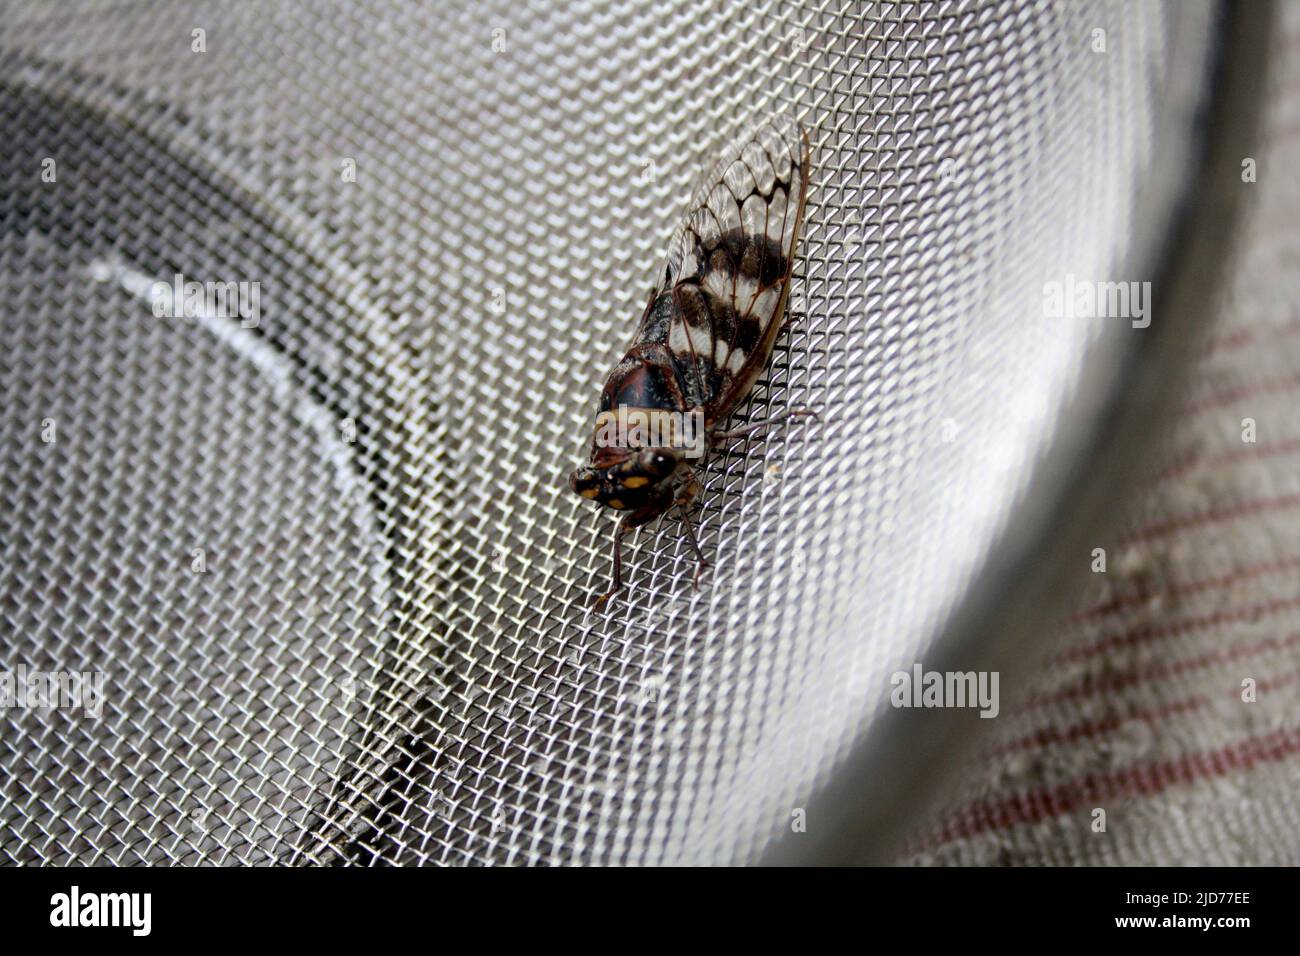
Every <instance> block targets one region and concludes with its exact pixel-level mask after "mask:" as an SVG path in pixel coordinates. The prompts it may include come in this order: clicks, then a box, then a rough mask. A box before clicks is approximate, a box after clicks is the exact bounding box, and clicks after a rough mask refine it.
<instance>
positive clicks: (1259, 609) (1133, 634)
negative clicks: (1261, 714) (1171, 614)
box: [1047, 596, 1300, 664]
mask: <svg viewBox="0 0 1300 956" xmlns="http://www.w3.org/2000/svg"><path fill="white" fill-rule="evenodd" d="M1295 608H1300V596H1293V597H1288V598H1275V599H1273V600H1271V601H1265V602H1264V603H1262V604H1248V605H1245V606H1244V607H1237V608H1232V609H1231V610H1228V611H1215V612H1214V613H1213V614H1205V615H1202V616H1200V617H1189V618H1186V619H1185V620H1182V621H1174V622H1172V623H1170V624H1160V625H1153V626H1150V627H1139V628H1135V629H1133V630H1130V631H1123V632H1122V633H1119V634H1112V635H1110V636H1109V637H1103V638H1101V639H1100V640H1096V641H1091V642H1090V643H1088V644H1084V645H1081V646H1079V647H1071V648H1069V649H1068V650H1065V651H1062V652H1061V653H1059V654H1055V655H1053V656H1051V657H1049V658H1048V659H1047V661H1048V663H1052V664H1064V663H1068V662H1072V661H1079V660H1084V659H1086V658H1089V657H1095V656H1096V655H1098V654H1103V653H1105V652H1107V651H1113V650H1115V649H1116V648H1120V647H1135V646H1137V645H1138V644H1145V643H1146V642H1147V641H1156V640H1161V639H1163V638H1166V637H1183V636H1185V635H1187V634H1191V633H1194V632H1196V631H1200V630H1204V629H1205V628H1207V627H1215V626H1216V625H1219V624H1229V623H1236V622H1240V621H1257V620H1259V619H1260V618H1263V617H1267V616H1269V615H1271V614H1277V613H1278V612H1280V611H1289V610H1294V609H1295Z"/></svg>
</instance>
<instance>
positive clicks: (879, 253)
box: [0, 0, 1208, 864]
mask: <svg viewBox="0 0 1300 956" xmlns="http://www.w3.org/2000/svg"><path fill="white" fill-rule="evenodd" d="M1198 15H1199V14H1198ZM1174 16H1175V14H1174V13H1173V12H1172V11H1171V10H1170V9H1168V8H1166V7H1165V6H1163V5H1158V4H1154V3H1151V4H1123V3H1116V4H1070V5H1068V6H1067V5H1061V6H1059V7H1057V6H1026V5H1024V4H1022V3H1020V2H1016V0H1007V2H995V3H987V4H966V3H917V4H854V3H831V2H814V3H779V2H772V0H759V2H750V3H734V4H731V3H722V4H716V5H715V4H700V3H692V2H676V0H657V2H654V3H647V2H643V0H623V2H613V3H602V4H593V5H590V6H587V5H584V4H555V5H537V6H527V7H525V6H524V5H521V4H518V3H516V2H513V0H511V2H498V3H486V4H485V3H449V2H443V3H429V4H421V3H396V2H383V3H367V4H364V5H360V6H353V5H349V4H329V5H326V4H311V5H305V4H294V3H287V2H286V3H280V2H265V0H264V2H258V3H234V2H231V3H202V4H194V5H184V4H150V3H129V2H128V3H122V2H117V3H110V2H103V3H83V4H75V5H74V4H65V3H60V4H49V5H47V6H32V5H29V4H15V5H13V6H12V7H8V8H6V9H5V10H4V12H3V15H2V16H0V20H2V21H3V22H4V23H5V24H6V27H5V29H4V33H3V39H2V42H0V124H3V128H2V129H0V139H2V140H3V142H4V144H5V147H4V150H3V164H4V165H3V169H2V171H0V172H2V175H3V190H2V191H0V289H2V293H0V295H2V296H3V310H2V311H0V329H3V349H2V350H0V387H2V388H3V393H4V408H3V419H2V420H0V421H2V426H3V430H4V435H5V441H4V443H3V450H2V451H0V455H3V468H2V470H0V622H2V623H0V628H2V633H0V642H2V643H0V650H2V651H3V661H4V666H7V667H9V668H11V669H12V668H13V667H15V666H17V665H18V664H23V665H26V666H27V667H29V668H33V669H39V668H43V669H46V670H59V669H64V670H91V671H95V670H97V671H102V672H103V673H104V674H105V690H106V695H107V698H106V702H105V705H104V710H103V715H102V717H101V718H100V719H99V720H89V719H86V718H85V717H83V716H82V715H80V714H77V713H71V712H66V711H53V712H42V711H31V710H20V709H11V710H9V711H6V712H4V714H3V716H0V719H2V720H3V721H4V731H3V735H2V737H0V740H2V742H0V777H2V778H3V783H2V784H0V786H2V787H3V790H2V791H0V793H2V795H3V804H2V806H0V817H2V818H0V858H2V859H4V860H6V861H10V862H23V863H37V862H56V863H66V862H73V861H75V862H84V863H122V864H129V863H137V862H145V861H148V862H179V863H206V862H214V863H227V862H246V863H248V862H271V861H278V862H299V863H301V862H313V861H314V862H340V861H341V862H351V863H361V864H373V863H411V862H430V863H452V864H454V863H467V862H475V863H481V862H510V863H566V862H588V863H658V862H674V861H678V862H680V861H731V862H746V861H751V860H755V859H757V858H759V857H760V856H761V855H762V854H763V853H764V852H765V851H767V850H768V849H769V848H770V847H771V846H772V845H773V844H774V842H775V841H777V840H778V839H780V837H781V835H782V834H783V833H786V832H788V831H789V829H790V820H791V816H792V813H794V812H795V811H796V810H797V809H798V808H800V807H803V806H805V805H806V804H807V802H808V800H809V797H810V795H811V794H812V793H813V792H815V791H816V790H817V789H818V788H819V787H821V786H822V785H823V784H824V783H825V782H826V781H827V780H828V779H829V778H830V777H832V776H833V775H834V773H835V772H836V770H837V768H838V767H839V765H840V763H841V761H842V760H843V759H844V757H845V755H846V754H847V752H848V748H849V747H850V745H852V744H853V743H855V742H857V741H860V740H862V739H863V738H864V737H866V738H869V737H870V735H871V733H872V729H873V727H874V726H875V723H876V721H877V719H878V715H879V712H880V706H881V704H882V702H883V700H884V698H885V696H886V694H885V692H884V690H883V689H885V688H887V687H888V674H889V673H890V672H892V671H893V670H896V669H898V668H899V667H907V666H910V664H911V663H912V662H913V661H916V660H920V659H921V656H922V655H923V653H924V652H925V650H926V649H927V648H928V647H930V646H931V644H932V642H933V641H934V640H935V639H936V638H937V636H938V635H940V634H941V633H943V625H944V623H945V621H946V620H947V618H948V616H949V614H950V613H951V611H952V609H953V608H954V607H955V606H956V604H957V603H958V602H960V601H961V600H962V598H963V596H964V595H965V594H966V592H967V591H968V589H969V587H970V584H971V581H972V580H973V579H974V577H975V575H976V574H977V573H978V571H979V570H980V568H981V567H982V566H983V564H984V563H985V561H986V560H987V558H988V554H989V550H990V548H991V547H992V546H993V544H994V542H995V541H996V540H997V539H998V536H999V534H1000V532H1001V531H1002V530H1003V529H1004V528H1005V526H1006V524H1007V522H1008V521H1009V520H1011V516H1012V514H1013V513H1014V510H1015V506H1016V503H1017V501H1018V500H1019V498H1020V496H1021V495H1022V493H1023V492H1024V489H1025V488H1026V486H1027V483H1028V482H1029V480H1030V478H1031V477H1032V474H1033V471H1034V463H1035V461H1036V460H1038V458H1039V456H1040V455H1041V453H1042V452H1043V450H1044V449H1045V448H1046V447H1047V446H1048V444H1049V443H1050V441H1051V440H1052V438H1053V436H1054V435H1055V434H1056V433H1057V431H1058V429H1059V428H1060V427H1061V422H1060V420H1059V410H1060V409H1061V407H1062V405H1063V402H1065V400H1066V399H1067V398H1069V397H1070V396H1071V395H1072V394H1074V392H1075V391H1076V389H1077V388H1078V387H1080V386H1079V383H1080V381H1081V380H1084V379H1085V378H1086V377H1087V375H1088V372H1089V369H1091V368H1094V367H1097V366H1099V365H1100V366H1105V365H1107V364H1108V363H1114V362H1116V361H1117V360H1118V358H1119V357H1120V356H1122V355H1124V354H1126V353H1127V350H1129V349H1131V348H1133V347H1134V346H1133V341H1134V338H1135V337H1134V335H1133V334H1116V333H1115V331H1114V329H1113V327H1108V326H1106V325H1105V322H1106V321H1110V320H1103V321H1101V322H1089V321H1082V320H1080V321H1074V322H1063V321H1062V320H1060V319H1051V318H1046V317H1044V315H1043V314H1042V308H1041V288H1042V282H1043V277H1044V276H1058V275H1061V274H1064V273H1073V274H1075V275H1078V276H1093V277H1097V278H1111V277H1119V278H1126V279H1127V278H1141V277H1139V276H1128V275H1123V274H1122V273H1123V270H1124V264H1125V263H1126V262H1127V261H1128V257H1129V256H1130V255H1131V254H1132V252H1133V249H1132V242H1133V240H1132V237H1131V233H1132V228H1131V227H1132V220H1133V217H1134V211H1135V208H1136V203H1137V199H1138V195H1139V192H1140V186H1141V185H1142V183H1143V182H1144V181H1145V178H1146V177H1148V176H1150V175H1152V174H1153V171H1152V170H1151V168H1150V167H1151V161H1152V156H1153V150H1154V139H1155V136H1156V131H1157V127H1158V125H1159V118H1160V116H1161V111H1162V109H1163V108H1164V107H1165V106H1166V103H1165V99H1164V97H1165V81H1166V77H1167V75H1168V73H1169V69H1170V60H1171V57H1172V55H1173V54H1172V52H1171V36H1172V35H1173V32H1172V26H1171V23H1172V19H1173V18H1174ZM1202 19H1203V18H1202ZM1099 29H1100V30H1104V31H1105V39H1106V51H1105V52H1104V53H1103V52H1097V51H1096V50H1095V49H1094V45H1095V39H1096V34H1095V33H1094V31H1096V30H1099ZM195 30H202V31H203V33H202V34H201V35H196V34H195V33H194V32H193V31H195ZM1207 36H1208V32H1207V31H1204V30H1202V31H1201V32H1200V34H1199V37H1200V46H1199V47H1198V48H1195V49H1190V50H1184V51H1182V54H1181V55H1185V56H1189V57H1191V58H1192V59H1193V60H1195V59H1196V58H1198V57H1203V56H1204V55H1205V48H1206V46H1207V44H1208V41H1207ZM200 37H201V40H202V44H201V45H202V46H203V47H204V49H203V50H202V51H197V50H196V49H195V47H196V45H198V44H199V40H200ZM776 112H787V113H792V114H794V115H796V116H798V117H799V118H800V119H801V120H802V121H803V123H804V124H805V126H807V127H809V128H810V129H811V131H812V139H813V144H814V155H813V175H812V191H811V195H810V199H809V207H808V213H807V226H806V234H805V239H804V241H803V243H802V255H801V256H800V259H799V262H798V265H797V266H796V274H797V276H798V279H797V281H796V283H795V288H794V291H793V296H792V303H791V310H792V313H793V315H794V320H793V321H792V323H791V328H790V331H789V332H788V333H787V334H785V335H783V337H782V339H781V341H780V342H779V344H778V349H777V355H776V358H775V361H774V364H773V368H772V370H771V373H770V376H769V377H767V378H766V379H765V380H764V382H763V383H762V384H760V386H759V388H758V389H757V391H756V393H755V395H754V397H753V399H752V401H751V402H750V404H749V407H747V408H745V409H743V410H742V412H741V415H740V417H741V418H744V417H746V416H751V415H752V416H754V417H761V415H762V413H763V409H764V408H766V407H768V406H772V407H778V408H779V407H784V406H787V405H807V406H813V407H816V408H819V409H821V410H822V417H821V420H820V422H819V423H818V424H816V425H815V426H812V427H801V428H795V429H790V430H788V431H780V432H774V433H772V434H769V435H766V436H755V437H753V438H750V439H746V440H743V441H738V442H736V443H734V444H733V446H732V447H729V448H727V449H726V450H725V451H724V452H723V453H721V454H719V455H718V456H716V457H715V458H714V459H713V460H712V461H711V463H710V464H709V466H708V468H707V471H706V473H707V475H708V479H707V482H706V485H705V493H704V495H703V496H702V508H701V510H700V525H699V527H700V535H701V542H702V544H703V546H704V548H705V550H706V552H707V553H708V554H709V555H710V556H711V558H712V559H713V561H712V563H713V568H712V570H711V571H710V572H709V574H708V576H707V577H706V579H705V581H704V585H703V587H702V588H701V589H700V590H699V591H694V590H692V588H691V578H692V575H693V572H694V562H693V559H692V556H691V553H690V551H689V548H688V547H687V545H686V543H685V542H684V541H682V540H679V538H678V527H677V526H676V524H675V523H674V522H672V521H669V520H665V521H664V522H663V524H662V526H659V527H655V526H652V527H650V528H649V529H646V530H643V531H642V532H640V533H639V534H638V536H637V537H636V538H634V539H631V540H630V542H629V546H628V548H627V552H626V554H627V558H628V562H629V563H628V568H627V571H628V575H629V578H630V582H631V583H630V588H629V589H628V590H627V591H626V592H625V595H624V597H623V599H622V600H621V601H617V602H613V603H611V604H610V605H609V606H605V607H599V608H597V607H593V606H592V603H591V599H592V597H593V596H594V595H595V594H597V593H599V592H600V591H601V590H603V588H604V586H605V582H606V576H607V573H608V534H609V531H610V528H609V524H608V522H607V520H606V519H604V518H601V517H597V516H595V515H594V514H593V512H592V511H591V510H590V509H589V508H588V507H585V506H583V503H581V502H579V501H578V499H576V498H574V497H573V496H572V495H570V494H569V493H568V492H567V491H566V490H565V489H564V487H563V484H562V478H563V476H564V474H565V473H566V472H567V471H568V470H569V469H570V468H571V467H572V466H573V465H574V464H575V463H576V462H577V461H578V460H579V459H580V457H581V455H582V453H583V449H584V448H585V446H586V444H587V442H588V441H589V439H590V433H589V428H590V422H591V418H592V415H593V413H594V406H595V400H596V395H597V390H598V387H599V383H600V381H601V378H602V376H603V373H604V372H605V371H606V369H607V368H608V366H609V364H610V363H611V362H612V361H613V360H614V359H615V358H616V357H617V356H618V355H619V354H620V352H621V348H622V347H623V346H625V345H626V344H627V340H628V338H629V336H630V334H631V331H632V327H633V324H634V322H635V320H636V317H637V316H638V315H639V314H640V308H641V306H642V305H643V304H644V297H645V294H646V291H647V288H648V286H649V284H650V281H651V276H652V274H653V273H654V271H655V269H656V267H657V265H658V263H659V261H660V258H661V256H662V255H663V253H664V250H665V247H666V243H667V240H668V237H669V235H670V233H671V231H672V227H673V226H674V224H675V222H676V220H677V218H678V217H679V216H680V215H681V214H682V212H683V211H684V203H685V201H686V199H687V197H688V196H689V194H690V192H691V188H692V186H693V185H694V181H695V179H696V177H697V176H698V175H699V174H700V173H701V172H702V171H703V170H704V169H705V168H706V167H707V166H708V165H709V164H710V162H711V161H712V159H713V158H714V156H715V155H716V153H717V152H718V151H719V150H720V149H721V148H722V147H723V146H725V145H726V144H727V143H728V141H729V140H730V139H731V137H733V136H734V135H735V134H736V133H737V132H739V131H740V130H742V129H744V128H745V127H746V126H748V125H749V124H751V123H752V122H754V121H755V120H757V119H760V118H762V117H763V116H765V115H768V114H771V113H776ZM46 159H53V160H54V169H55V170H56V178H55V180H54V181H53V182H46V181H43V179H42V175H41V174H42V171H43V169H45V168H46V166H44V165H43V161H44V160H46ZM353 173H354V175H353ZM175 273H181V274H183V275H184V276H185V277H186V279H194V280H198V281H217V282H228V281H235V282H240V281H246V282H253V281H256V282H258V283H260V297H261V298H260V321H259V323H258V325H257V327H256V328H244V327H243V326H242V325H241V323H240V322H238V321H237V320H231V319H228V318H226V319H223V318H221V317H219V316H215V317H214V316H211V315H204V314H200V315H195V316H188V317H186V316H181V317H178V318H166V317H164V318H159V317H156V316H155V315H154V314H153V312H152V311H151V308H150V298H149V291H148V290H150V288H151V286H152V284H153V283H154V282H155V281H157V280H164V281H169V280H170V279H171V278H172V276H173V275H174V274H175ZM50 422H53V423H54V435H55V436H56V437H55V440H54V441H49V440H48V438H49V423H50Z"/></svg>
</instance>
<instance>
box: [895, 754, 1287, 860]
mask: <svg viewBox="0 0 1300 956" xmlns="http://www.w3.org/2000/svg"><path fill="white" fill-rule="evenodd" d="M1297 754H1300V728H1288V729H1285V730H1278V731H1274V732H1273V733H1270V734H1263V735H1260V736H1257V737H1247V738H1246V739H1244V740H1241V741H1238V742H1237V743H1234V744H1230V745H1228V746H1226V747H1221V748H1219V749H1218V750H1208V751H1200V752H1195V753H1189V754H1184V755H1183V756H1181V757H1176V758H1174V759H1172V760H1165V761H1161V762H1159V763H1154V764H1138V765H1133V766H1129V767H1122V768H1120V769H1119V770H1114V771H1111V772H1108V773H1090V774H1085V775H1083V776H1081V777H1076V778H1075V779H1073V780H1069V781H1066V782H1065V783H1061V784H1057V785H1055V786H1050V787H1040V788H1038V789H1035V790H1030V791H1029V792H1027V793H1019V794H1012V795H1011V796H1007V797H1002V798H997V799H989V800H981V801H978V802H976V803H973V804H971V805H969V806H968V807H966V808H964V809H963V810H962V811H960V812H959V813H955V814H952V815H951V816H950V817H949V818H948V822H947V823H946V824H945V825H944V827H943V829H941V830H939V831H938V832H937V833H935V834H933V835H932V836H930V837H929V838H928V839H923V841H922V842H920V843H919V844H918V845H917V846H916V847H915V848H914V849H913V850H912V851H911V852H917V851H919V850H921V849H927V848H931V847H935V846H940V845H942V844H944V843H951V842H952V841H954V840H965V839H970V838H971V837H973V836H977V835H978V834H981V833H987V832H990V831H998V830H1009V829H1011V828H1012V827H1015V826H1020V825H1022V824H1027V823H1028V824H1032V823H1040V822H1042V821H1043V820H1047V819H1049V818H1051V817H1059V816H1062V815H1064V814H1066V813H1070V812H1072V811H1075V810H1078V809H1080V808H1082V807H1090V806H1094V805H1096V804H1098V803H1101V802H1102V801H1106V800H1114V799H1125V798H1136V797H1152V796H1155V795H1156V794H1159V793H1162V792H1164V791H1165V790H1167V789H1169V788H1170V787H1173V786H1178V785H1181V784H1189V783H1196V782H1197V781H1198V780H1208V779H1212V778H1217V777H1225V776H1227V775H1229V774H1232V773H1239V772H1242V771H1247V770H1251V769H1253V768H1254V767H1256V766H1258V765H1260V764H1262V763H1276V762H1278V761H1280V760H1284V759H1286V758H1287V757H1293V756H1296V755H1297Z"/></svg>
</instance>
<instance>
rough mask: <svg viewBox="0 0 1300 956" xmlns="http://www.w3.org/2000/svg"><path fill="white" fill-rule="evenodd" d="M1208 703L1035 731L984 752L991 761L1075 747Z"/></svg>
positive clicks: (1191, 701) (1198, 700)
mask: <svg viewBox="0 0 1300 956" xmlns="http://www.w3.org/2000/svg"><path fill="white" fill-rule="evenodd" d="M1207 703H1208V701H1207V700H1206V699H1205V698H1204V697H1189V698H1188V699H1186V700H1178V701H1174V702H1173V703H1170V704H1166V705H1165V706H1163V707H1158V708H1156V709H1155V710H1148V711H1138V712H1136V713H1132V714H1115V715H1113V716H1111V717H1104V718H1102V719H1100V720H1088V721H1084V722H1083V723H1081V724H1072V725H1071V726H1069V727H1065V728H1063V729H1062V728H1057V727H1051V726H1047V727H1042V728H1040V729H1038V730H1035V731H1034V732H1033V733H1032V734H1028V735H1026V736H1024V737H1019V738H1017V739H1015V740H1013V741H1011V742H1009V743H1006V744H1003V745H1001V746H997V747H990V748H988V749H987V750H985V751H984V753H985V754H986V755H987V756H989V757H1003V756H1006V755H1007V754H1012V753H1017V752H1019V751H1024V750H1033V749H1035V748H1038V747H1050V746H1052V745H1053V744H1072V743H1076V742H1077V741H1080V740H1086V739H1087V738H1089V737H1096V736H1097V735H1098V734H1104V733H1107V732H1109V731H1112V730H1115V729H1116V728H1118V727H1120V726H1122V725H1124V724H1126V723H1128V722H1130V721H1140V722H1141V723H1144V724H1154V723H1156V722H1157V721H1160V720H1163V719H1165V718H1166V717H1173V716H1176V715H1178V714H1187V713H1191V712H1192V711H1196V710H1200V709H1201V708H1202V707H1204V706H1205V705H1206V704H1207Z"/></svg>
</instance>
